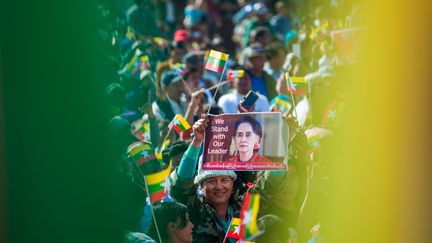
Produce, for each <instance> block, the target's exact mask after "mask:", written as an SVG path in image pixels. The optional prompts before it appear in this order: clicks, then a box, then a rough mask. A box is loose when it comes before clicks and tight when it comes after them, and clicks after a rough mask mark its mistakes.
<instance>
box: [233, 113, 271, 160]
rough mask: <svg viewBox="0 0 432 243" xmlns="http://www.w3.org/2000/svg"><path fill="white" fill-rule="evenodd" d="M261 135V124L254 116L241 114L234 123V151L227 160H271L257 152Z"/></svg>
mask: <svg viewBox="0 0 432 243" xmlns="http://www.w3.org/2000/svg"><path fill="white" fill-rule="evenodd" d="M262 135H263V132H262V127H261V124H260V123H259V122H258V121H257V120H255V119H254V118H252V117H251V116H242V117H241V118H240V119H238V120H237V121H236V122H235V123H234V134H233V139H234V143H235V151H234V154H233V155H231V156H230V158H229V162H271V160H269V159H268V158H266V157H264V156H262V155H260V154H259V153H258V150H259V148H260V146H261V138H262Z"/></svg>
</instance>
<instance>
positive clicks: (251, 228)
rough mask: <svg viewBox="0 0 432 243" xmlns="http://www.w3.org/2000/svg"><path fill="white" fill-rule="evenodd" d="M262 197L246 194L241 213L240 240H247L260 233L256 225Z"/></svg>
mask: <svg viewBox="0 0 432 243" xmlns="http://www.w3.org/2000/svg"><path fill="white" fill-rule="evenodd" d="M259 202H260V195H259V194H251V193H246V196H245V198H244V201H243V205H242V207H241V211H240V220H241V224H240V239H241V240H247V239H249V238H251V237H252V236H254V235H255V234H257V233H258V232H259V228H258V226H257V223H256V219H257V215H258V210H259Z"/></svg>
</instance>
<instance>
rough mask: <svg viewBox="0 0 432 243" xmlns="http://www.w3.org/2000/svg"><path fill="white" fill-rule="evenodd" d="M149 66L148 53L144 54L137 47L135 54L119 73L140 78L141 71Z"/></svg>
mask: <svg viewBox="0 0 432 243" xmlns="http://www.w3.org/2000/svg"><path fill="white" fill-rule="evenodd" d="M149 68H150V62H149V57H148V56H147V55H143V53H142V52H141V51H140V50H139V49H137V50H136V51H135V55H134V56H133V57H132V58H131V60H130V61H129V62H128V63H127V64H126V65H125V66H124V67H123V69H122V70H120V71H119V74H120V75H124V76H126V77H136V78H140V74H141V72H142V71H144V70H147V69H149Z"/></svg>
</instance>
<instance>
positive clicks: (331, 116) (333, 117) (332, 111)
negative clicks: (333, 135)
mask: <svg viewBox="0 0 432 243" xmlns="http://www.w3.org/2000/svg"><path fill="white" fill-rule="evenodd" d="M327 118H329V119H331V120H334V119H336V110H330V111H329V113H328V115H327Z"/></svg>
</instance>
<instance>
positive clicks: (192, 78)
mask: <svg viewBox="0 0 432 243" xmlns="http://www.w3.org/2000/svg"><path fill="white" fill-rule="evenodd" d="M199 79H200V74H199V72H198V71H195V72H192V73H190V74H189V75H188V77H187V80H186V82H187V84H188V86H189V88H190V89H191V90H197V89H198V87H199Z"/></svg>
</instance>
